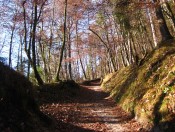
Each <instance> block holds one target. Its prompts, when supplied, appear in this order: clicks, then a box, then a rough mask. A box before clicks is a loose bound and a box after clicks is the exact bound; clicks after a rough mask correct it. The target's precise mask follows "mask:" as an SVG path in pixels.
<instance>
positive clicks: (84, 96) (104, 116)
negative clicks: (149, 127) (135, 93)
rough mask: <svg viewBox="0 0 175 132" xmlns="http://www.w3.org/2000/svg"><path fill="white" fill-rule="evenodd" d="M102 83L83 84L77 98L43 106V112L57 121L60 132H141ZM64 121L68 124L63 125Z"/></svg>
mask: <svg viewBox="0 0 175 132" xmlns="http://www.w3.org/2000/svg"><path fill="white" fill-rule="evenodd" d="M108 96H109V95H108V94H107V93H105V92H103V91H102V90H101V88H100V86H99V83H98V82H92V83H91V84H90V85H89V86H85V85H82V86H81V89H80V91H79V92H78V93H77V96H76V98H73V99H71V100H69V101H65V102H61V103H60V102H55V103H51V104H43V105H42V106H41V107H40V108H41V110H42V111H43V112H44V113H45V114H47V115H49V116H51V117H53V118H55V119H56V120H57V122H58V129H59V130H58V129H57V130H55V131H60V132H83V131H85V132H139V131H141V128H142V127H141V125H140V124H139V123H138V122H136V121H135V120H134V119H132V117H131V116H130V115H129V114H127V113H126V112H124V111H123V110H122V109H121V108H120V107H119V106H117V105H116V104H115V102H114V101H113V100H112V99H110V98H108ZM60 122H62V123H64V125H63V126H61V125H62V124H61V125H60Z"/></svg>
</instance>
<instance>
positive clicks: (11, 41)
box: [9, 24, 15, 67]
mask: <svg viewBox="0 0 175 132" xmlns="http://www.w3.org/2000/svg"><path fill="white" fill-rule="evenodd" d="M14 31H15V24H14V25H13V27H12V33H11V37H10V48H9V67H12V44H13V36H14Z"/></svg>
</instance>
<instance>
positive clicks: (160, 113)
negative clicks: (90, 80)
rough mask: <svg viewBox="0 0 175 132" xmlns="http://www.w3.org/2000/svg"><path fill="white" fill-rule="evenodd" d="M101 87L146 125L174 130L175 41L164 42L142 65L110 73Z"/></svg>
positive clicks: (149, 127) (158, 128)
mask: <svg viewBox="0 0 175 132" xmlns="http://www.w3.org/2000/svg"><path fill="white" fill-rule="evenodd" d="M102 88H103V89H104V90H105V91H107V92H110V95H111V97H113V98H114V99H115V100H116V102H117V103H118V104H119V105H120V106H121V107H122V108H123V109H124V110H126V111H128V112H130V113H132V114H133V116H135V118H136V119H137V120H138V121H140V122H141V123H143V124H144V125H145V127H146V128H148V129H151V128H152V129H153V130H159V131H161V130H162V131H164V130H170V131H172V130H175V123H174V121H175V42H174V41H169V42H166V43H164V44H163V45H161V46H160V47H159V48H158V49H156V50H154V51H153V52H152V53H150V54H149V55H148V57H147V58H146V59H145V62H144V63H143V65H141V66H136V65H132V66H129V67H126V68H123V69H121V70H120V71H118V72H116V73H112V74H110V75H107V76H106V77H105V78H104V80H103V83H102ZM153 126H154V127H153Z"/></svg>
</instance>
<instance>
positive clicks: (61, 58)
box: [56, 0, 67, 81]
mask: <svg viewBox="0 0 175 132" xmlns="http://www.w3.org/2000/svg"><path fill="white" fill-rule="evenodd" d="M64 6H65V7H64V33H63V45H62V48H61V53H60V60H59V65H58V70H57V75H56V81H59V80H60V76H59V74H60V70H61V65H62V60H63V53H64V49H65V45H66V21H67V0H65V5H64Z"/></svg>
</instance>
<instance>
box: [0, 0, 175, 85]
mask: <svg viewBox="0 0 175 132" xmlns="http://www.w3.org/2000/svg"><path fill="white" fill-rule="evenodd" d="M0 4H1V7H0V14H1V15H0V17H1V20H0V23H1V25H2V29H1V30H3V31H4V34H3V35H2V36H1V37H0V53H4V51H5V50H7V49H8V52H7V53H8V55H6V56H8V60H9V61H8V64H9V66H13V67H14V66H15V64H14V61H12V60H14V58H16V60H17V62H16V63H17V64H16V66H17V67H16V69H17V70H18V71H19V72H21V73H23V74H25V75H26V76H28V78H29V79H32V80H36V81H37V83H38V84H39V85H43V84H44V83H49V82H53V81H55V80H56V81H58V80H62V79H74V80H82V79H94V78H99V77H101V76H104V75H105V74H108V73H110V72H114V71H117V70H119V69H121V68H122V67H125V66H128V65H131V64H138V65H141V64H142V63H141V61H142V60H143V58H145V56H146V55H147V53H148V52H150V51H151V50H153V49H154V48H155V47H157V46H159V43H160V42H161V41H165V40H168V39H172V38H173V37H174V35H175V16H174V15H175V10H174V7H175V3H174V1H173V0H170V1H156V0H153V1H142V2H141V1H140V2H131V1H128V0H125V1H123V0H100V1H92V0H89V1H84V0H22V1H21V0H15V1H12V0H9V3H8V4H7V2H6V1H5V0H3V1H1V3H0ZM9 9H10V10H9ZM7 31H8V32H7ZM7 45H8V46H7ZM24 53H26V54H24ZM12 62H13V63H12ZM31 69H32V70H31ZM33 76H34V77H35V79H34V78H33Z"/></svg>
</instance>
